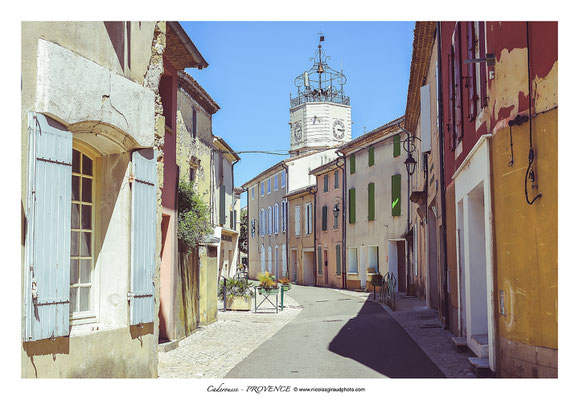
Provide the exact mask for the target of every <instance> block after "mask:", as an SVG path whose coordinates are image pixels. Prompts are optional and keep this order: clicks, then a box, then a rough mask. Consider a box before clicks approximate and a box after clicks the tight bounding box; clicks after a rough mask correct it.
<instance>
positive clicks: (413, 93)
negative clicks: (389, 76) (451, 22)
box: [405, 21, 436, 133]
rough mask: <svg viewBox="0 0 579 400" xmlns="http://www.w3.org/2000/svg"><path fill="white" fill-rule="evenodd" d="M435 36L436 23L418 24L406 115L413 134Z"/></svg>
mask: <svg viewBox="0 0 579 400" xmlns="http://www.w3.org/2000/svg"><path fill="white" fill-rule="evenodd" d="M435 35H436V22H427V21H417V22H416V25H415V27H414V42H413V44H412V62H411V63H410V79H409V82H408V97H407V99H406V114H405V117H406V122H405V128H406V129H407V130H408V131H410V132H411V133H416V125H417V124H418V116H419V115H420V88H421V87H422V86H423V85H424V83H425V82H424V81H425V79H426V76H427V74H428V66H429V64H430V57H431V56H432V48H433V46H434V39H435Z"/></svg>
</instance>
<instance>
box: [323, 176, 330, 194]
mask: <svg viewBox="0 0 579 400" xmlns="http://www.w3.org/2000/svg"><path fill="white" fill-rule="evenodd" d="M329 181H330V176H329V175H325V176H324V192H327V191H328V186H329V185H328V183H329Z"/></svg>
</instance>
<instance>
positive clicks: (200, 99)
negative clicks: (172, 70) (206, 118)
mask: <svg viewBox="0 0 579 400" xmlns="http://www.w3.org/2000/svg"><path fill="white" fill-rule="evenodd" d="M177 83H178V84H179V87H180V88H182V89H183V90H184V91H185V92H187V93H188V94H189V95H190V96H191V97H193V98H194V99H195V101H197V103H199V105H200V106H201V107H203V108H204V109H205V111H207V112H208V113H210V114H215V113H216V112H217V111H218V110H219V108H220V107H219V104H217V103H216V102H215V100H213V99H212V98H211V96H209V94H208V93H207V92H206V91H205V89H203V87H202V86H201V85H200V84H199V83H198V82H197V81H196V80H195V79H193V77H192V76H191V75H189V74H188V73H187V72H185V71H179V72H178V73H177Z"/></svg>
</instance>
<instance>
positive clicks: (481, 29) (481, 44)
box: [478, 21, 487, 108]
mask: <svg viewBox="0 0 579 400" xmlns="http://www.w3.org/2000/svg"><path fill="white" fill-rule="evenodd" d="M485 24H486V22H484V21H481V22H479V23H478V48H479V57H480V58H482V57H486V46H485V26H486V25H485ZM480 106H481V108H484V107H486V106H487V64H486V63H480Z"/></svg>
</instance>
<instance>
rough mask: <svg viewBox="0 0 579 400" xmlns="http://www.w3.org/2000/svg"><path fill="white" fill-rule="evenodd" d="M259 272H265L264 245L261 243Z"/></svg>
mask: <svg viewBox="0 0 579 400" xmlns="http://www.w3.org/2000/svg"><path fill="white" fill-rule="evenodd" d="M261 272H265V246H264V245H263V244H262V245H261Z"/></svg>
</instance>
